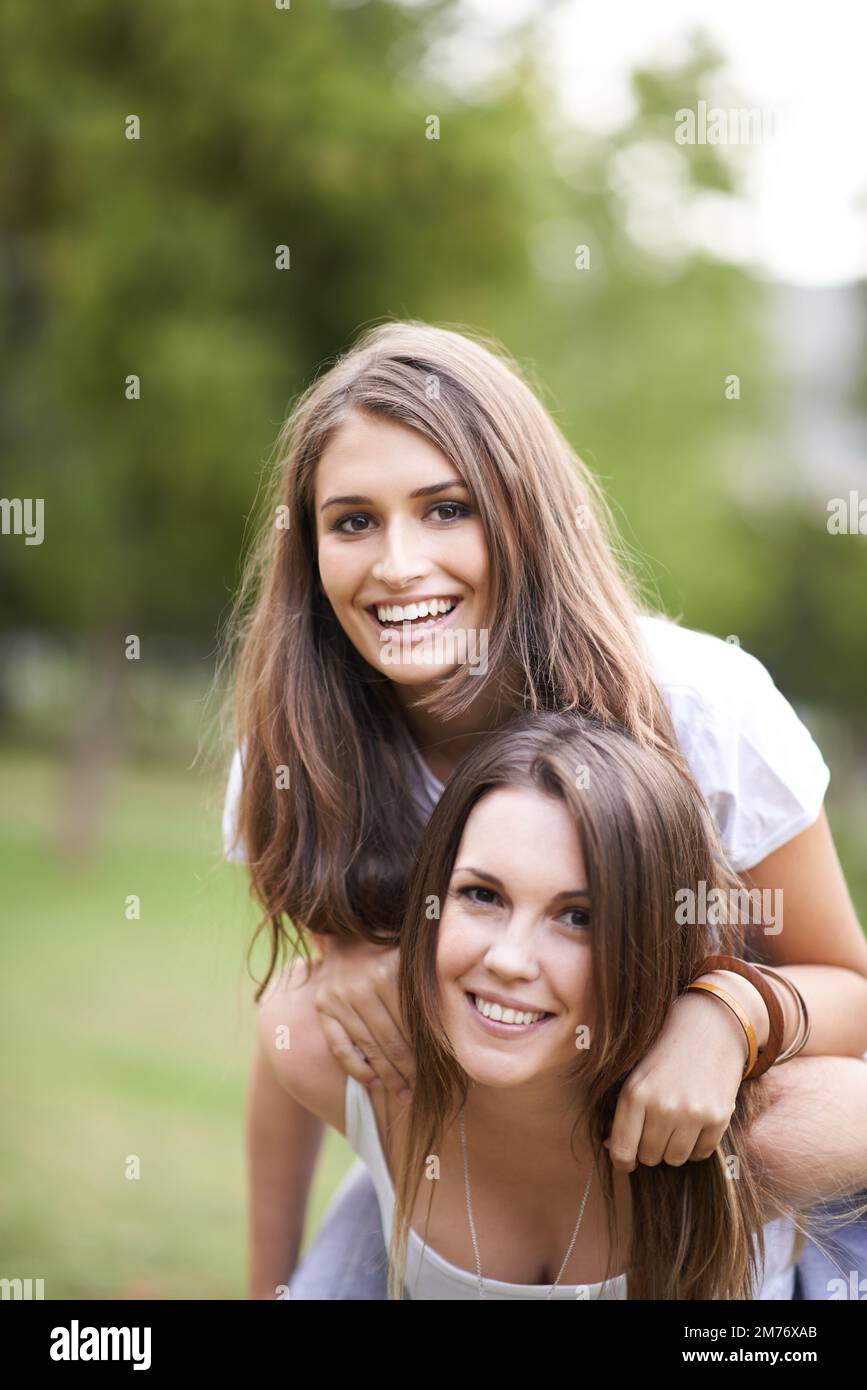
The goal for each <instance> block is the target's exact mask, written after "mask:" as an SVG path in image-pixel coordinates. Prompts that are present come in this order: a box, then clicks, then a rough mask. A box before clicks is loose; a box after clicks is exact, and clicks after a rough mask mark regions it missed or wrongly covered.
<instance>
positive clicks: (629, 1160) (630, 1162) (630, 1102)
mask: <svg viewBox="0 0 867 1390" xmlns="http://www.w3.org/2000/svg"><path fill="white" fill-rule="evenodd" d="M644 1116H645V1110H644V1105H643V1104H642V1102H641V1101H639V1100H638V1099H637V1097H636V1096H634V1095H632V1094H631V1092H627V1091H621V1092H620V1096H619V1099H618V1101H617V1109H616V1110H615V1112H614V1123H613V1124H612V1126H611V1133H610V1135H609V1136H608V1138H607V1139H606V1140H605V1145H606V1148H607V1149H608V1153H609V1156H610V1158H611V1162H612V1165H613V1166H614V1167H615V1168H616V1169H617V1170H618V1172H621V1173H631V1172H632V1170H633V1169H634V1168H635V1164H636V1157H637V1153H638V1145H639V1144H640V1142H641V1135H642V1131H643V1129H644Z"/></svg>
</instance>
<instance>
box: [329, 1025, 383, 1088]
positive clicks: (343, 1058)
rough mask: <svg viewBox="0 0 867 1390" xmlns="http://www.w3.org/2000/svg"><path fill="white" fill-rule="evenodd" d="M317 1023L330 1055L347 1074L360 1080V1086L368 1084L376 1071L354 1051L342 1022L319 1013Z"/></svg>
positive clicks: (373, 1078) (373, 1079)
mask: <svg viewBox="0 0 867 1390" xmlns="http://www.w3.org/2000/svg"><path fill="white" fill-rule="evenodd" d="M319 1024H320V1027H321V1028H322V1033H323V1036H324V1038H325V1041H326V1042H327V1044H328V1049H329V1051H330V1052H331V1055H332V1057H334V1058H335V1059H336V1060H337V1061H338V1062H339V1063H340V1065H341V1066H342V1068H343V1070H344V1071H345V1072H346V1073H347V1075H349V1076H352V1077H354V1078H355V1080H356V1081H360V1082H361V1084H362V1086H369V1085H370V1084H371V1082H373V1081H375V1080H376V1072H375V1071H374V1070H373V1068H372V1067H371V1066H370V1065H369V1064H368V1063H367V1062H365V1061H364V1059H363V1058H362V1057H360V1056H359V1054H358V1053H357V1052H356V1050H355V1046H354V1044H353V1042H352V1039H351V1038H350V1036H349V1034H348V1033H347V1031H346V1029H345V1028H344V1027H343V1024H342V1023H338V1022H337V1019H336V1018H333V1017H332V1016H331V1014H320V1015H319Z"/></svg>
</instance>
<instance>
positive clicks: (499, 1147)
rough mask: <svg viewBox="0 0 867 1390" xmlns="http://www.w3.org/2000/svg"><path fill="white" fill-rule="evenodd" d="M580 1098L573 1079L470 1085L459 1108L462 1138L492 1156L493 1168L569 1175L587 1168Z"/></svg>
mask: <svg viewBox="0 0 867 1390" xmlns="http://www.w3.org/2000/svg"><path fill="white" fill-rule="evenodd" d="M582 1111H586V1097H585V1095H584V1093H583V1092H581V1091H579V1090H577V1089H576V1087H575V1083H574V1082H573V1081H570V1082H568V1083H567V1082H566V1081H565V1080H564V1079H563V1078H562V1077H545V1078H542V1079H540V1080H534V1081H532V1082H526V1083H524V1084H522V1085H520V1086H514V1087H500V1086H482V1085H475V1084H473V1083H470V1087H469V1091H468V1092H467V1100H466V1106H465V1109H464V1122H465V1125H466V1133H467V1138H468V1140H469V1141H470V1142H471V1143H472V1145H473V1147H474V1149H475V1150H476V1152H477V1153H478V1152H479V1151H480V1149H481V1151H482V1152H485V1153H488V1152H490V1153H491V1154H494V1155H496V1156H497V1166H498V1167H499V1168H500V1169H501V1170H502V1168H503V1167H504V1166H505V1167H507V1168H509V1169H512V1168H513V1167H514V1168H515V1169H516V1171H518V1172H520V1173H523V1174H526V1173H527V1171H528V1170H529V1171H533V1170H534V1169H535V1170H537V1171H547V1172H549V1173H552V1174H553V1173H556V1172H560V1171H572V1170H574V1166H575V1164H576V1163H577V1164H580V1165H582V1166H583V1165H585V1164H587V1165H589V1163H590V1162H591V1160H592V1146H591V1143H590V1134H589V1129H588V1125H587V1118H586V1114H582Z"/></svg>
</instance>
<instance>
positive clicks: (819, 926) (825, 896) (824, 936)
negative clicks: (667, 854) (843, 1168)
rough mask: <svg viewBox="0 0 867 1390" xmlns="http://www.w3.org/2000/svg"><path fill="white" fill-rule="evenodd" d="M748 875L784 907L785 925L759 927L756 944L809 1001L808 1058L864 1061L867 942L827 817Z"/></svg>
mask: <svg viewBox="0 0 867 1390" xmlns="http://www.w3.org/2000/svg"><path fill="white" fill-rule="evenodd" d="M743 877H744V879H745V880H746V882H747V884H748V886H750V887H755V888H760V889H769V890H771V893H770V895H769V896H770V897H772V898H773V899H774V901H775V902H778V903H779V904H780V905H781V908H782V911H781V913H780V920H778V921H775V922H774V923H773V924H771V930H768V929H767V927H768V924H765V925H764V926H759V927H754V928H752V929H751V931H750V943H751V945H753V946H755V948H756V950H757V951H758V952H759V953H760V954H761V956H762V958H763V959H764V960H765V961H766V962H767V963H768V964H769V965H772V966H774V968H775V969H779V970H780V973H781V974H784V975H787V976H788V977H789V978H790V979H791V980H792V982H793V983H794V984H796V985H797V987H798V989H799V990H800V991H801V993H802V994H803V996H804V1002H805V1003H806V1005H807V1009H808V1010H809V1014H810V1021H811V1024H812V1035H811V1037H810V1041H809V1043H808V1044H807V1046H806V1048H805V1049H804V1054H803V1055H813V1056H818V1055H827V1056H837V1057H861V1056H862V1055H863V1054H864V1053H865V1052H867V940H865V937H864V932H863V930H862V928H861V925H860V923H859V921H858V917H857V914H856V912H855V908H854V906H853V904H852V899H851V897H850V895H849V890H848V888H847V886H846V880H845V878H844V876H843V870H842V868H841V866H840V861H839V859H838V857H837V851H836V849H835V847H834V841H833V838H832V836H831V830H830V827H829V825H828V819H827V815H826V813H825V811H824V810H823V811H822V813H821V814H820V816H819V818H818V820H817V821H816V823H815V824H814V825H811V826H810V827H809V828H808V829H807V830H804V831H802V832H801V834H800V835H796V836H795V837H794V839H792V840H789V841H788V842H787V843H786V844H784V845H781V846H780V848H779V849H778V850H775V851H774V853H773V854H769V855H768V857H767V858H766V859H763V860H762V862H761V863H760V864H757V865H756V866H755V867H754V868H752V869H750V870H749V871H748V872H746V873H745V874H744V875H743ZM777 889H779V890H780V893H779V895H776V894H775V893H774V890H777ZM778 988H779V987H778ZM782 993H787V991H785V990H783V991H782V992H781V999H780V1002H781V1004H782V1003H783V999H782ZM790 1007H791V1005H784V1008H790ZM786 1036H787V1037H791V1036H792V1033H791V1031H790V1029H787V1032H786ZM786 1065H788V1063H787V1064H786Z"/></svg>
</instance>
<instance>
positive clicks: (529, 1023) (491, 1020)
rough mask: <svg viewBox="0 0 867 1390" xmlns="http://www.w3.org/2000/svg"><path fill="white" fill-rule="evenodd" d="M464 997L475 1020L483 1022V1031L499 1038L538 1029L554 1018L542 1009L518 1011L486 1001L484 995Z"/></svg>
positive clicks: (495, 1002) (469, 994)
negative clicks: (492, 1033) (494, 1034)
mask: <svg viewBox="0 0 867 1390" xmlns="http://www.w3.org/2000/svg"><path fill="white" fill-rule="evenodd" d="M466 997H467V1001H468V1002H469V1005H470V1007H471V1008H472V1010H473V1013H474V1014H475V1016H476V1018H477V1019H479V1021H480V1022H481V1021H482V1020H484V1023H483V1026H484V1027H485V1030H486V1031H488V1032H494V1033H496V1034H497V1035H498V1036H499V1037H508V1036H509V1034H510V1033H514V1034H523V1033H526V1032H528V1031H529V1030H530V1029H531V1028H538V1027H540V1026H541V1025H542V1024H544V1023H547V1021H548V1019H549V1018H554V1014H552V1013H547V1012H546V1011H545V1010H544V1009H518V1008H514V1007H512V1006H511V1005H503V1004H500V1003H499V1002H498V1001H496V1000H492V999H486V998H485V997H484V995H480V994H471V993H469V992H468V993H467V995H466Z"/></svg>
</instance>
